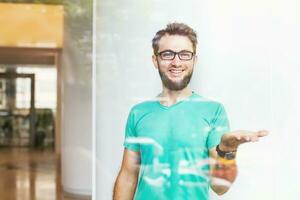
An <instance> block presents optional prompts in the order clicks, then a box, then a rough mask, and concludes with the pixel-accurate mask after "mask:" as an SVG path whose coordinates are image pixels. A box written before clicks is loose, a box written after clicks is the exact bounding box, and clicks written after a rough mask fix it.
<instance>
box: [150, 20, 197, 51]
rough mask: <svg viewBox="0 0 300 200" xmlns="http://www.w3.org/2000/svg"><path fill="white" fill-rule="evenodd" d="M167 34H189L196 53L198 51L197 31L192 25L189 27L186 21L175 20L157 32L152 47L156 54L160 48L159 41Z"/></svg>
mask: <svg viewBox="0 0 300 200" xmlns="http://www.w3.org/2000/svg"><path fill="white" fill-rule="evenodd" d="M165 35H181V36H187V37H188V38H189V39H190V41H191V42H192V44H193V50H194V53H196V48H197V43H198V41H197V34H196V32H195V31H194V30H193V29H192V28H191V27H189V26H188V25H186V24H184V23H177V22H174V23H169V24H167V27H166V28H165V29H162V30H159V31H158V32H157V33H156V34H155V36H154V38H153V39H152V48H153V52H154V54H157V53H158V48H159V46H158V43H159V41H160V39H161V38H162V37H163V36H165Z"/></svg>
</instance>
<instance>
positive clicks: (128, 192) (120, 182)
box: [113, 149, 140, 200]
mask: <svg viewBox="0 0 300 200" xmlns="http://www.w3.org/2000/svg"><path fill="white" fill-rule="evenodd" d="M139 170H140V153H139V152H135V151H131V150H128V149H124V154H123V161H122V166H121V169H120V172H119V174H118V177H117V180H116V182H115V186H114V192H113V200H132V199H133V197H134V194H135V190H136V186H137V182H138V176H139Z"/></svg>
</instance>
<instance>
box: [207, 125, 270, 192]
mask: <svg viewBox="0 0 300 200" xmlns="http://www.w3.org/2000/svg"><path fill="white" fill-rule="evenodd" d="M267 135H268V131H266V130H261V131H256V132H255V131H245V130H239V131H233V132H230V133H226V134H224V135H223V136H222V138H221V142H220V144H219V147H220V149H221V150H222V151H225V152H230V151H233V152H236V151H237V149H238V147H239V145H241V144H244V143H249V142H257V141H258V140H259V139H260V138H261V137H265V136H267ZM209 156H210V161H211V162H210V176H211V184H210V185H211V188H212V190H213V191H214V192H216V193H217V194H218V195H222V194H224V193H225V192H227V191H228V190H229V188H230V186H231V184H232V183H233V182H234V180H235V179H236V176H237V165H236V162H235V159H233V160H226V159H224V158H220V157H219V156H218V153H217V151H216V148H215V147H214V148H212V149H210V150H209Z"/></svg>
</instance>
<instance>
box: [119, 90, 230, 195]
mask: <svg viewBox="0 0 300 200" xmlns="http://www.w3.org/2000/svg"><path fill="white" fill-rule="evenodd" d="M228 131H229V122H228V119H227V115H226V112H225V110H224V107H223V106H222V104H220V103H218V102H215V101H211V100H208V99H205V98H203V97H201V96H200V95H198V94H196V93H194V92H193V93H192V95H191V96H190V97H189V98H188V99H185V100H182V101H179V102H177V103H176V104H174V105H172V106H170V107H166V106H164V105H162V104H160V102H159V101H146V102H143V103H140V104H137V105H135V106H134V107H133V108H132V109H131V111H130V114H129V116H128V120H127V125H126V133H125V142H124V146H125V148H127V149H129V150H132V151H139V152H140V156H141V166H140V173H139V180H138V185H137V189H136V192H135V198H134V199H135V200H186V199H191V200H207V199H208V189H209V163H208V158H209V149H210V148H213V147H215V146H216V145H217V144H219V142H220V139H221V136H222V135H223V134H224V133H225V132H228Z"/></svg>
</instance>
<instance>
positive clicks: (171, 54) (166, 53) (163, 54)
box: [161, 52, 174, 57]
mask: <svg viewBox="0 0 300 200" xmlns="http://www.w3.org/2000/svg"><path fill="white" fill-rule="evenodd" d="M173 55H174V53H172V52H164V53H162V54H161V56H163V57H172V56H173Z"/></svg>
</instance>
